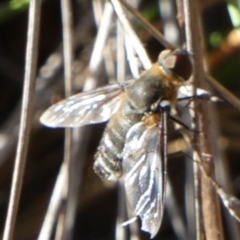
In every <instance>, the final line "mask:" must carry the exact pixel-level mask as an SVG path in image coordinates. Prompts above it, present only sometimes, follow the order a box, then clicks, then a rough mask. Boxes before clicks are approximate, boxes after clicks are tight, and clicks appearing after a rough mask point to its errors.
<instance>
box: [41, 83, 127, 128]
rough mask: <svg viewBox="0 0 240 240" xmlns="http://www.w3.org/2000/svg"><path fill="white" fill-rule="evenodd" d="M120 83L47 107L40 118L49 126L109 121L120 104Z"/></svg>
mask: <svg viewBox="0 0 240 240" xmlns="http://www.w3.org/2000/svg"><path fill="white" fill-rule="evenodd" d="M121 92H122V90H121V88H120V86H119V85H118V84H113V85H108V86H105V87H102V88H98V89H96V90H94V91H89V92H83V93H80V94H77V95H74V96H72V97H69V98H67V99H65V100H63V101H60V102H59V103H57V104H55V105H53V106H51V107H50V108H49V109H47V110H46V111H45V112H44V113H43V115H42V116H41V118H40V121H41V123H42V124H44V125H46V126H49V127H79V126H83V125H86V124H92V123H100V122H105V121H107V120H108V119H109V118H110V117H111V115H112V114H113V113H115V112H116V111H117V110H118V108H119V106H120V104H121V96H120V93H121Z"/></svg>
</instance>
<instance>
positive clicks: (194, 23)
mask: <svg viewBox="0 0 240 240" xmlns="http://www.w3.org/2000/svg"><path fill="white" fill-rule="evenodd" d="M183 5H184V16H185V26H186V39H187V49H188V51H189V52H191V53H193V65H194V72H193V79H194V86H195V88H197V87H202V86H203V81H204V64H203V50H202V46H201V43H200V42H199V40H200V41H201V39H202V37H201V27H200V21H199V19H200V18H199V8H198V6H197V1H190V0H184V1H183ZM193 109H194V110H195V111H194V112H193V113H192V118H193V126H194V127H195V128H196V131H195V133H193V144H194V145H195V146H196V148H195V149H199V150H200V152H199V153H198V154H201V159H204V162H203V163H202V164H204V167H205V168H206V170H207V172H208V173H209V175H211V176H213V175H214V162H213V161H212V160H213V158H208V159H206V158H204V155H205V154H206V155H210V156H212V146H211V141H210V138H209V137H208V136H209V133H210V129H211V128H210V124H209V117H208V109H207V108H206V106H204V104H203V102H200V101H198V100H197V99H195V100H194V101H193ZM199 132H200V134H199ZM202 153H204V154H202ZM195 155H196V152H195ZM194 168H195V184H196V190H195V193H196V196H195V197H196V198H198V197H200V199H198V201H197V202H196V206H197V210H198V212H197V213H196V217H197V218H196V223H197V239H211V240H220V239H223V231H222V225H221V216H220V208H219V199H218V197H217V194H216V192H215V189H214V187H213V186H212V184H211V183H210V182H209V181H208V179H206V178H205V177H204V176H203V174H202V173H201V172H200V171H199V168H198V166H197V164H195V166H194Z"/></svg>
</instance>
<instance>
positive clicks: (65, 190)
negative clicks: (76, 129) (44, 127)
mask: <svg viewBox="0 0 240 240" xmlns="http://www.w3.org/2000/svg"><path fill="white" fill-rule="evenodd" d="M61 8H62V24H63V60H64V77H65V78H64V83H65V96H66V97H69V96H71V94H72V81H73V74H72V65H73V40H72V39H73V37H72V36H73V33H72V7H71V3H70V2H69V1H68V0H62V1H61ZM72 131H73V130H72V129H65V141H64V160H63V171H66V173H65V174H64V176H65V178H64V183H63V186H62V196H61V197H62V200H63V203H64V204H63V206H62V208H61V210H62V211H61V212H60V214H59V221H58V225H57V231H56V232H57V233H56V239H69V238H70V235H71V231H72V230H73V227H72V226H71V225H70V224H69V223H68V222H67V220H69V219H70V218H74V214H72V213H70V214H71V216H70V215H69V211H67V210H69V203H70V202H72V201H71V198H72V197H74V196H73V195H70V194H69V193H72V191H70V188H71V187H72V186H73V184H72V182H70V180H72V178H71V177H70V176H71V174H70V166H71V164H73V156H72V155H71V148H72ZM75 157H76V156H75ZM70 222H71V223H73V222H74V221H72V220H70Z"/></svg>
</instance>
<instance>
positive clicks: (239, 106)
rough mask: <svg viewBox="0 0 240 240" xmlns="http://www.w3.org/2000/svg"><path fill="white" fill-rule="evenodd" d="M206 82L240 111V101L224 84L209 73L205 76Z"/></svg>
mask: <svg viewBox="0 0 240 240" xmlns="http://www.w3.org/2000/svg"><path fill="white" fill-rule="evenodd" d="M205 79H206V81H207V82H208V83H209V84H210V85H211V86H212V87H213V88H214V89H215V90H216V91H217V92H218V93H219V94H220V96H221V97H222V98H223V99H225V100H226V101H227V102H229V103H230V104H232V105H233V106H234V107H235V108H237V109H238V110H240V99H239V98H237V97H236V96H235V95H234V94H232V93H231V92H230V91H228V90H227V89H226V88H225V87H224V86H223V85H222V84H220V83H219V82H218V81H217V80H216V79H214V78H213V77H212V76H210V75H209V74H208V73H206V74H205Z"/></svg>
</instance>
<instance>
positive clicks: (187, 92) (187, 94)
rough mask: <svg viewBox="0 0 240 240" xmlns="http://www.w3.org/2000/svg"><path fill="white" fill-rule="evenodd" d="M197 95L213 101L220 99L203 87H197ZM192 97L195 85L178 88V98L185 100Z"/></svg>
mask: <svg viewBox="0 0 240 240" xmlns="http://www.w3.org/2000/svg"><path fill="white" fill-rule="evenodd" d="M196 96H197V97H199V98H206V99H210V100H211V101H218V100H219V99H218V98H217V97H215V96H213V95H212V94H211V93H210V92H208V91H206V90H204V89H201V88H196ZM190 98H193V86H192V85H182V86H180V88H179V89H178V94H177V99H178V100H185V99H190Z"/></svg>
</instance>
